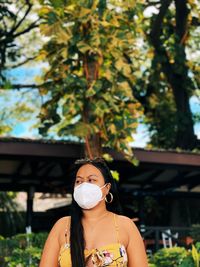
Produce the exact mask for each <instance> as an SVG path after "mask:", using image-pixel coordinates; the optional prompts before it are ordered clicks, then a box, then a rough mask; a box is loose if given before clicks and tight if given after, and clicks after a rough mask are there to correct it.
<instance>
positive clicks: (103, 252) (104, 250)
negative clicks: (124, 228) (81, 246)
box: [58, 214, 128, 267]
mask: <svg viewBox="0 0 200 267" xmlns="http://www.w3.org/2000/svg"><path fill="white" fill-rule="evenodd" d="M115 217H116V215H115V214H114V221H115V229H116V235H117V242H116V243H113V244H108V245H105V246H102V247H100V248H94V249H92V250H88V249H85V250H84V253H85V262H86V266H87V263H88V262H90V266H91V264H92V266H94V267H104V266H109V267H127V263H128V258H127V253H126V249H125V247H124V245H122V244H121V243H120V242H119V238H118V236H119V235H118V225H117V224H116V218H115ZM58 263H59V267H71V266H72V265H71V255H70V244H69V243H65V244H64V245H63V246H62V247H61V248H60V253H59V259H58Z"/></svg>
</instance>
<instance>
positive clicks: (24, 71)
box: [0, 66, 200, 147]
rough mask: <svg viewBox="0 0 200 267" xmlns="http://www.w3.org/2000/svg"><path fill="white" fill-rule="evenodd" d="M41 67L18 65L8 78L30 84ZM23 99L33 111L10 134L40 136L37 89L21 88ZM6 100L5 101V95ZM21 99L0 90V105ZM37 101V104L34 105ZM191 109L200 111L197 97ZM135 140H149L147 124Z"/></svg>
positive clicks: (198, 126)
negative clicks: (31, 90) (29, 101)
mask: <svg viewBox="0 0 200 267" xmlns="http://www.w3.org/2000/svg"><path fill="white" fill-rule="evenodd" d="M41 71H42V68H38V67H35V66H34V67H30V66H28V67H26V68H24V67H20V68H18V69H15V70H13V71H12V73H11V74H10V78H11V79H12V80H13V81H14V82H15V83H23V84H30V83H34V82H35V77H36V76H37V75H40V74H41ZM23 93H24V97H25V101H26V97H27V99H29V100H30V98H32V102H31V103H29V106H30V107H32V108H34V112H33V113H32V114H31V119H30V120H29V121H28V122H20V123H16V125H15V127H14V130H13V131H12V133H11V135H9V136H13V137H21V138H33V139H37V138H41V137H40V136H39V134H38V130H37V128H35V127H33V126H34V125H35V124H36V123H37V122H38V119H37V115H38V113H39V105H40V96H39V94H38V92H37V90H34V91H33V92H30V91H28V90H26V89H25V90H23ZM6 96H7V98H6V101H5V97H6ZM19 101H21V91H20V92H19V91H17V90H16V91H15V92H12V93H11V92H10V95H9V91H5V90H4V91H0V107H1V108H5V107H6V106H12V105H16V103H17V102H19ZM36 103H37V105H36ZM190 104H191V110H192V112H193V113H197V112H198V113H200V100H199V99H198V98H197V97H192V98H191V99H190ZM194 130H195V133H196V135H197V136H198V138H199V139H200V123H196V124H195V127H194ZM134 139H135V142H134V143H133V145H134V146H135V147H144V146H145V145H146V144H147V142H148V141H149V134H148V129H147V126H145V125H142V124H140V125H139V126H138V129H137V133H136V134H135V135H134Z"/></svg>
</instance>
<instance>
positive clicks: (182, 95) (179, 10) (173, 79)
mask: <svg viewBox="0 0 200 267" xmlns="http://www.w3.org/2000/svg"><path fill="white" fill-rule="evenodd" d="M170 3H171V1H170V0H168V1H163V4H162V6H161V8H160V13H159V14H158V16H157V18H156V20H155V22H154V24H153V26H152V31H151V34H150V40H151V42H152V44H153V46H154V49H155V51H156V54H157V55H158V56H159V58H161V59H162V61H161V62H160V63H161V66H162V67H161V68H162V71H163V72H164V74H165V75H166V78H167V80H168V82H169V84H170V85H171V87H172V90H173V94H174V100H175V103H176V109H177V113H176V116H177V125H175V127H177V136H176V142H175V144H174V147H180V148H183V149H193V148H194V147H195V145H196V143H197V137H196V136H195V134H194V122H193V120H192V112H191V109H190V104H189V97H190V96H189V90H191V89H192V81H191V80H190V78H189V76H188V68H187V66H186V55H185V46H184V42H185V39H186V35H187V18H188V12H189V11H188V8H187V1H186V0H175V5H176V29H175V32H176V37H177V38H176V40H177V42H176V44H175V46H176V51H175V53H176V54H175V58H174V63H173V64H172V63H170V60H169V57H168V54H167V51H166V50H165V48H164V46H163V45H162V43H161V38H160V36H161V31H162V30H161V29H162V23H163V18H164V16H165V14H166V12H167V9H168V8H169V5H170Z"/></svg>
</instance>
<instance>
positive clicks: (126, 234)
mask: <svg viewBox="0 0 200 267" xmlns="http://www.w3.org/2000/svg"><path fill="white" fill-rule="evenodd" d="M75 165H76V167H77V168H76V175H75V177H74V178H75V179H74V183H73V198H72V199H73V200H72V214H71V217H69V216H67V217H63V218H61V219H59V220H58V221H57V222H56V223H55V225H54V226H53V228H52V230H51V232H50V234H49V236H48V238H47V241H46V243H45V246H44V250H43V254H42V258H41V262H40V265H39V267H71V266H72V267H85V266H87V267H97V266H99V267H103V266H110V267H111V266H112V267H114V266H122V267H126V266H128V267H147V266H148V264H147V258H146V253H145V249H144V244H143V240H142V238H141V236H140V233H139V231H138V229H137V227H136V226H135V224H134V223H133V222H132V221H131V220H130V219H129V218H127V217H125V216H120V215H117V213H116V212H117V208H118V206H119V205H118V199H117V192H116V186H115V183H114V180H113V177H112V175H111V173H110V170H109V169H108V167H107V165H106V163H105V161H104V160H103V159H94V160H90V159H85V160H79V161H77V162H76V164H75Z"/></svg>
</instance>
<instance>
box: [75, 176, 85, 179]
mask: <svg viewBox="0 0 200 267" xmlns="http://www.w3.org/2000/svg"><path fill="white" fill-rule="evenodd" d="M77 178H81V179H84V178H83V177H82V176H79V175H78V176H76V179H77Z"/></svg>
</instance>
